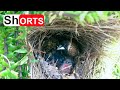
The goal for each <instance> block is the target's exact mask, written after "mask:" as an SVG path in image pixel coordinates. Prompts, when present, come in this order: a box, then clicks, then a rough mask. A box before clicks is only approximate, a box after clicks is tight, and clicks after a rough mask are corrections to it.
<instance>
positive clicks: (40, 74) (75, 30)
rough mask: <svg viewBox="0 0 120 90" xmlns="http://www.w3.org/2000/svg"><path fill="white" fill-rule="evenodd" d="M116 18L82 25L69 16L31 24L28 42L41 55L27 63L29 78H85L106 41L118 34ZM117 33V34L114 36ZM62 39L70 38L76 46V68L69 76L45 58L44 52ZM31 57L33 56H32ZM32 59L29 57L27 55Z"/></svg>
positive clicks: (91, 71) (88, 76)
mask: <svg viewBox="0 0 120 90" xmlns="http://www.w3.org/2000/svg"><path fill="white" fill-rule="evenodd" d="M119 24H120V22H119V20H118V19H109V20H108V21H100V22H99V23H98V24H94V25H90V24H87V25H86V26H85V27H83V26H81V25H80V24H78V23H77V22H75V21H74V20H72V19H55V20H53V21H52V23H50V24H48V25H45V26H44V27H33V28H32V30H31V31H30V32H29V33H28V42H29V46H30V47H32V51H33V52H39V53H41V55H42V58H40V59H39V60H38V62H34V63H30V68H31V78H34V79H61V78H63V79H64V78H70V79H76V78H77V79H85V78H91V77H92V75H93V70H94V67H95V65H96V62H97V60H98V58H99V56H100V55H101V54H103V50H102V48H103V47H105V45H106V43H110V42H111V41H112V40H114V39H116V38H117V37H118V35H119V33H118V32H119V30H120V28H119ZM116 36H117V37H116ZM62 40H72V42H74V43H75V44H76V46H77V47H78V48H77V50H78V52H79V54H78V55H77V56H76V57H75V59H74V60H75V62H76V65H75V68H74V70H73V73H72V74H71V75H69V76H64V75H63V74H61V73H59V70H58V69H57V68H56V67H54V66H52V65H49V64H48V63H47V62H45V60H44V54H45V53H47V52H49V49H54V47H56V45H57V44H59V42H60V41H62ZM33 57H34V56H33ZM29 59H30V60H31V57H30V58H29Z"/></svg>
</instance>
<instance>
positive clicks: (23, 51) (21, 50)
mask: <svg viewBox="0 0 120 90" xmlns="http://www.w3.org/2000/svg"><path fill="white" fill-rule="evenodd" d="M14 52H16V53H27V50H26V49H18V50H15V51H14Z"/></svg>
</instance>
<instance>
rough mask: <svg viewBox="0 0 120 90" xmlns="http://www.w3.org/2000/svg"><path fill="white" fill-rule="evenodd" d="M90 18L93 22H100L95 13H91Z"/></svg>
mask: <svg viewBox="0 0 120 90" xmlns="http://www.w3.org/2000/svg"><path fill="white" fill-rule="evenodd" d="M91 14H92V17H93V18H94V20H95V22H98V21H99V20H100V18H99V16H98V15H97V13H96V12H93V13H91Z"/></svg>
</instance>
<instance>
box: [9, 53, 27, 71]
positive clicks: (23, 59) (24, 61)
mask: <svg viewBox="0 0 120 90" xmlns="http://www.w3.org/2000/svg"><path fill="white" fill-rule="evenodd" d="M27 60H28V56H27V55H25V56H24V57H23V58H22V59H21V60H20V61H18V62H16V63H15V64H13V65H12V66H11V68H10V69H15V68H16V67H17V66H19V65H23V64H25V63H26V62H27Z"/></svg>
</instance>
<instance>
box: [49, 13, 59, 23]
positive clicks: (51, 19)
mask: <svg viewBox="0 0 120 90" xmlns="http://www.w3.org/2000/svg"><path fill="white" fill-rule="evenodd" d="M56 17H57V15H53V16H51V17H50V19H49V23H51V22H52V21H53V20H54V19H55V18H56Z"/></svg>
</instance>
